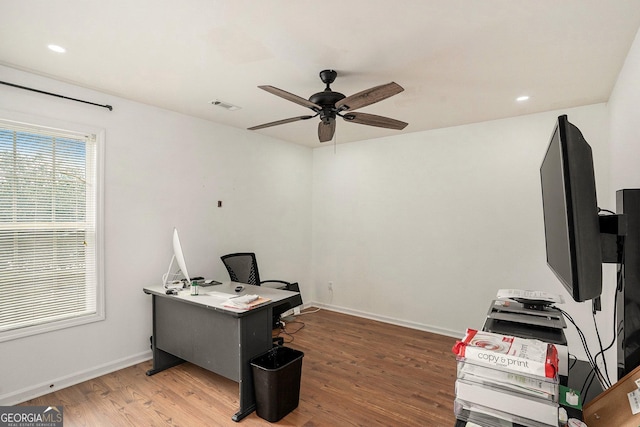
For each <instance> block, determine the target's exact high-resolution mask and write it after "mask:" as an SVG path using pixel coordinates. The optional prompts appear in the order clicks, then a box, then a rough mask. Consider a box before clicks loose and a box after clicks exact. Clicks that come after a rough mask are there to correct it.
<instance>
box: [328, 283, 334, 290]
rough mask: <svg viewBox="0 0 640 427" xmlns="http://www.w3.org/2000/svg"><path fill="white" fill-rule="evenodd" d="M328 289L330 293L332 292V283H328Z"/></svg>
mask: <svg viewBox="0 0 640 427" xmlns="http://www.w3.org/2000/svg"><path fill="white" fill-rule="evenodd" d="M328 287H329V290H330V291H333V282H329V284H328Z"/></svg>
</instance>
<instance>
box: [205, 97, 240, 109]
mask: <svg viewBox="0 0 640 427" xmlns="http://www.w3.org/2000/svg"><path fill="white" fill-rule="evenodd" d="M211 104H212V105H215V106H217V107H220V108H224V109H225V110H229V111H236V110H239V109H240V108H242V107H238V106H237V105H233V104H229V103H228V102H224V101H220V100H219V99H214V100H213V101H211Z"/></svg>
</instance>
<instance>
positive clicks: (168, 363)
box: [147, 295, 184, 376]
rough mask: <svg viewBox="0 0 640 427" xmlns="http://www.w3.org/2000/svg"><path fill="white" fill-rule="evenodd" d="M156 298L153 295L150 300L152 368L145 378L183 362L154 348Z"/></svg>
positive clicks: (155, 337) (156, 314) (156, 333)
mask: <svg viewBox="0 0 640 427" xmlns="http://www.w3.org/2000/svg"><path fill="white" fill-rule="evenodd" d="M157 298H158V297H157V296H156V295H153V296H152V299H151V304H152V306H153V308H152V317H153V319H152V322H153V325H152V327H153V337H152V338H151V348H152V352H153V368H152V369H149V370H148V371H147V376H151V375H153V374H157V373H158V372H161V371H164V370H165V369H169V368H171V367H173V366H176V365H179V364H181V363H183V362H184V360H183V359H181V358H179V357H177V356H174V355H173V354H171V353H167V352H166V351H163V350H160V349H159V348H158V347H156V343H157V337H158V332H157V316H158V313H157V311H158V310H157V307H156V304H157Z"/></svg>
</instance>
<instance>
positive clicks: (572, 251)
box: [540, 115, 602, 302]
mask: <svg viewBox="0 0 640 427" xmlns="http://www.w3.org/2000/svg"><path fill="white" fill-rule="evenodd" d="M540 177H541V180H542V206H543V213H544V235H545V242H546V253H547V264H548V265H549V267H550V268H551V270H552V271H553V272H554V273H555V275H556V276H557V277H558V279H559V280H560V282H561V283H562V284H563V285H564V287H565V288H566V290H567V291H568V292H569V294H570V295H571V296H572V297H573V299H574V300H575V301H578V302H582V301H586V300H590V299H594V298H597V297H599V296H600V293H601V292H602V247H601V242H600V222H599V218H598V203H597V197H596V182H595V173H594V167H593V155H592V153H591V147H590V146H589V144H588V143H587V141H586V140H585V139H584V137H583V136H582V133H581V132H580V130H579V129H578V128H577V127H576V126H574V125H573V124H571V123H570V122H569V121H568V119H567V116H566V115H564V116H560V117H558V122H557V123H556V126H555V129H554V131H553V134H552V136H551V141H550V143H549V146H548V148H547V152H546V154H545V156H544V160H543V162H542V165H541V167H540Z"/></svg>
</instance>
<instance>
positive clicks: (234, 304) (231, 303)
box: [222, 297, 271, 310]
mask: <svg viewBox="0 0 640 427" xmlns="http://www.w3.org/2000/svg"><path fill="white" fill-rule="evenodd" d="M269 301H271V300H270V299H269V298H263V297H258V298H257V299H255V300H253V301H251V302H249V303H242V302H240V301H238V300H237V299H228V300H227V301H225V302H224V303H223V304H222V305H224V306H225V307H229V308H236V309H239V310H251V309H252V308H254V307H257V306H259V305H262V304H264V303H265V302H269Z"/></svg>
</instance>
